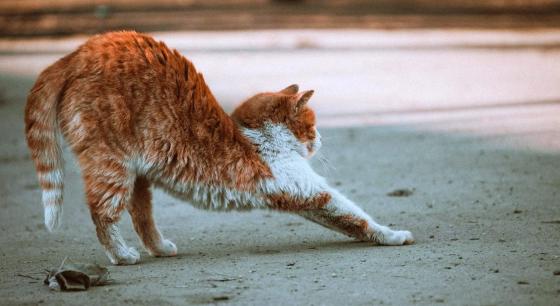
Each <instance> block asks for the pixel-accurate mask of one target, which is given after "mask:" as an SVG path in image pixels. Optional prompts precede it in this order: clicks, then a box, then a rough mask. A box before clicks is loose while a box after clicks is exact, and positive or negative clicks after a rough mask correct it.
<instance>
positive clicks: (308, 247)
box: [142, 240, 384, 264]
mask: <svg viewBox="0 0 560 306" xmlns="http://www.w3.org/2000/svg"><path fill="white" fill-rule="evenodd" d="M374 247H375V248H377V247H384V246H377V245H374V244H372V243H371V242H361V241H356V240H335V241H332V240H324V241H314V242H307V241H305V242H295V243H290V242H285V243H271V244H268V245H262V244H259V245H252V246H240V247H237V246H233V247H231V246H230V247H225V248H220V249H216V248H214V247H212V248H209V249H194V248H188V247H186V248H185V250H184V251H181V249H180V246H179V253H178V254H177V256H175V257H169V258H167V259H171V260H186V261H188V260H193V259H194V260H204V259H206V260H212V261H215V260H220V259H222V258H228V259H231V258H239V257H246V256H268V255H282V254H300V255H301V254H306V253H315V252H321V253H324V254H327V253H331V252H336V253H340V252H341V251H344V250H348V251H350V252H352V251H355V250H356V249H362V248H374ZM162 259H164V260H165V259H166V258H155V257H151V256H147V254H145V255H144V256H143V258H142V263H143V264H151V263H154V264H155V263H157V262H158V261H160V260H162Z"/></svg>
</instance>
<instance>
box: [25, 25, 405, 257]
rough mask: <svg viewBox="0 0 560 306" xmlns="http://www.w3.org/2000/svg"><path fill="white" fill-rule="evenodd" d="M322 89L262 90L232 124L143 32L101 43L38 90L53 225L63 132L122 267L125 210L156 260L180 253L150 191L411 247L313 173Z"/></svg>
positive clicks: (29, 130)
mask: <svg viewBox="0 0 560 306" xmlns="http://www.w3.org/2000/svg"><path fill="white" fill-rule="evenodd" d="M312 94H313V91H304V92H299V93H298V86H297V85H291V86H289V87H287V88H285V89H283V90H281V91H279V92H270V93H261V94H258V95H256V96H254V97H252V98H250V99H248V100H247V101H245V102H244V103H243V104H241V105H240V106H239V107H238V108H237V109H236V110H235V111H234V112H233V114H232V115H231V116H228V115H227V114H226V113H225V112H224V111H223V110H222V108H221V107H220V105H219V104H218V102H217V101H216V99H215V98H214V96H213V95H212V93H211V92H210V89H209V88H208V86H207V85H206V83H205V82H204V78H203V77H202V74H200V73H198V72H197V71H196V69H195V68H194V66H193V64H192V63H191V62H190V61H188V60H187V59H185V58H184V57H183V56H181V55H180V54H179V53H178V52H177V51H176V50H170V49H168V48H167V47H166V46H165V44H163V43H162V42H157V41H155V40H154V39H152V38H151V37H149V36H146V35H142V34H138V33H135V32H115V33H107V34H104V35H97V36H94V37H92V38H91V39H90V40H88V41H87V42H86V43H85V44H84V45H82V46H80V47H79V48H78V49H77V50H76V51H74V52H72V53H71V54H69V55H67V56H65V57H63V58H62V59H60V60H59V61H57V62H56V63H54V64H53V65H52V66H50V67H48V68H47V69H46V70H45V71H43V72H42V73H41V75H40V76H39V78H38V80H37V82H36V84H35V86H34V87H33V89H32V90H31V92H30V94H29V97H28V101H27V106H26V109H25V126H26V129H25V132H26V136H27V143H28V145H29V148H30V150H31V156H32V158H33V160H34V161H35V166H36V168H37V173H38V177H39V183H40V185H41V188H42V190H43V198H42V201H43V205H44V208H45V224H46V226H47V228H48V229H49V230H54V229H56V228H57V227H58V226H59V225H60V222H61V214H62V195H63V191H62V189H63V174H64V172H63V161H62V154H61V149H60V146H59V144H58V143H57V134H58V133H59V132H60V133H62V135H63V136H64V138H65V139H66V141H67V142H68V143H69V145H70V147H71V148H72V150H73V152H74V153H75V154H76V156H77V158H78V163H79V166H80V168H81V170H82V176H83V178H84V182H85V191H86V198H87V203H88V204H89V208H90V211H91V216H92V219H93V222H94V223H95V226H96V230H97V237H98V238H99V241H100V242H101V244H102V245H103V247H104V248H105V251H106V253H107V255H108V257H109V259H110V260H111V262H112V263H113V264H134V263H137V262H138V261H139V258H140V257H139V254H138V252H137V251H136V250H135V249H134V248H130V247H128V246H127V245H126V243H125V241H124V239H123V238H122V236H121V235H120V233H119V229H118V227H117V222H118V220H119V216H120V215H121V213H122V211H123V210H124V209H126V210H128V212H129V213H130V215H131V217H132V221H133V224H134V228H135V230H136V232H137V233H138V235H139V236H140V239H141V240H142V242H143V244H144V246H145V247H146V249H147V250H148V252H149V253H150V254H152V255H154V256H173V255H176V254H177V248H176V247H175V244H173V243H172V242H171V241H169V240H166V239H164V238H163V236H162V234H161V233H160V232H159V230H158V228H157V226H156V224H155V222H154V220H153V218H152V203H151V192H150V186H152V185H154V186H157V187H160V188H162V189H164V190H165V191H167V192H169V193H170V194H172V195H174V196H177V197H179V198H182V199H185V200H187V201H189V202H190V203H192V204H193V205H195V206H197V207H200V208H204V209H221V210H231V209H236V210H242V209H252V208H269V209H275V210H279V211H288V212H292V213H295V214H299V215H301V216H303V217H305V218H307V219H310V220H312V221H314V222H317V223H320V224H322V225H324V226H326V227H329V228H332V229H334V230H337V231H339V232H342V233H344V234H347V235H349V236H352V237H355V238H357V239H360V240H364V241H371V242H374V243H376V244H386V245H401V244H408V243H412V242H413V238H412V235H411V234H410V232H408V231H393V230H391V229H389V228H388V227H385V226H381V225H379V224H377V223H375V222H374V221H373V220H372V219H371V217H370V216H368V215H367V214H366V213H365V212H364V211H362V210H361V209H360V208H359V207H358V206H356V205H355V204H354V203H352V202H351V201H350V200H348V199H347V198H345V197H344V196H343V195H341V194H340V193H339V192H337V191H336V190H334V189H333V188H331V187H329V186H328V184H327V183H326V181H325V180H324V179H323V178H322V177H320V176H319V175H318V174H316V173H315V172H314V171H313V170H312V169H311V167H310V166H309V164H308V162H307V159H308V158H309V157H311V156H312V155H313V153H314V152H316V151H317V150H318V149H319V147H320V145H321V142H320V136H319V133H318V132H317V130H316V128H315V116H314V113H313V111H312V110H311V109H310V108H309V107H308V106H307V105H306V103H307V101H308V100H309V98H310V97H311V96H312Z"/></svg>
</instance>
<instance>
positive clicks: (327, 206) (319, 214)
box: [269, 188, 414, 245]
mask: <svg viewBox="0 0 560 306" xmlns="http://www.w3.org/2000/svg"><path fill="white" fill-rule="evenodd" d="M269 201H270V203H271V204H270V205H271V207H272V208H274V209H278V210H283V211H290V212H293V213H296V214H299V215H301V216H303V217H304V218H306V219H309V220H311V221H313V222H316V223H319V224H321V225H323V226H325V227H327V228H330V229H333V230H335V231H338V232H340V233H343V234H345V235H348V236H350V237H353V238H356V239H358V240H361V241H370V242H373V243H375V244H380V245H403V244H412V243H414V238H413V237H412V234H411V233H410V232H409V231H399V230H397V231H395V230H392V229H390V228H389V227H387V226H383V225H380V224H377V223H376V222H375V221H374V220H373V219H372V218H371V217H370V216H369V215H368V214H367V213H365V212H364V211H363V210H362V209H361V208H360V207H358V206H357V205H356V204H354V203H353V202H352V201H350V200H349V199H347V198H346V197H345V196H344V195H342V194H341V193H340V192H338V191H337V190H335V189H331V188H328V189H327V190H326V191H323V192H319V193H316V194H315V195H313V196H311V197H306V198H298V197H296V196H291V195H289V194H286V193H284V194H282V195H274V196H270V197H269Z"/></svg>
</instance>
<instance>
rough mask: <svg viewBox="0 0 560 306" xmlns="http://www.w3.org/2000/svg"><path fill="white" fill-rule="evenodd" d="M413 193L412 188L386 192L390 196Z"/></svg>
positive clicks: (402, 195) (405, 195) (404, 195)
mask: <svg viewBox="0 0 560 306" xmlns="http://www.w3.org/2000/svg"><path fill="white" fill-rule="evenodd" d="M413 193H414V189H406V188H403V189H395V190H393V191H391V192H389V193H387V195H388V196H390V197H409V196H411V195H412V194H413Z"/></svg>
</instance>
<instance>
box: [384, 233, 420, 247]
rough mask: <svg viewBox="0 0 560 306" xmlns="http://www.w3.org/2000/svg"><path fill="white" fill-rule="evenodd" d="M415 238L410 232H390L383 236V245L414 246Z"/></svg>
mask: <svg viewBox="0 0 560 306" xmlns="http://www.w3.org/2000/svg"><path fill="white" fill-rule="evenodd" d="M413 243H414V237H412V233H411V232H409V231H390V232H387V233H384V235H383V243H382V244H383V245H403V244H413Z"/></svg>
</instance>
